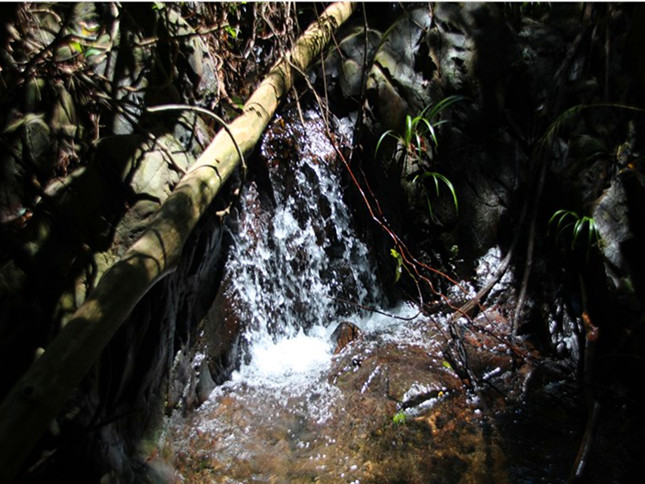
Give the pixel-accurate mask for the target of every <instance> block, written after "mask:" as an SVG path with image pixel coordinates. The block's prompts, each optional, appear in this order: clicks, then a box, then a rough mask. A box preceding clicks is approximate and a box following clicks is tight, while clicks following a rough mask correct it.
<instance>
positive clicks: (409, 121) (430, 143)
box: [374, 96, 464, 220]
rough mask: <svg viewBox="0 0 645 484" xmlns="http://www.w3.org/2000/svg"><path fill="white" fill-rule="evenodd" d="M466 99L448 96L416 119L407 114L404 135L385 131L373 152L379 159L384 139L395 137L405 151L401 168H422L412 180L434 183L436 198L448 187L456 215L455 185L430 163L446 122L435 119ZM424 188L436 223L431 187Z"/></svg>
mask: <svg viewBox="0 0 645 484" xmlns="http://www.w3.org/2000/svg"><path fill="white" fill-rule="evenodd" d="M463 99H464V97H463V96H448V97H447V98H445V99H443V100H441V101H440V102H439V103H437V104H435V105H433V106H426V107H425V108H424V109H423V110H422V111H421V112H420V113H419V114H418V115H417V116H414V117H413V116H411V115H407V116H406V118H405V126H404V129H403V132H401V133H399V132H397V131H395V130H392V129H389V130H387V131H385V132H384V133H383V134H382V135H381V136H380V138H379V140H378V142H377V143H376V149H375V151H374V156H376V155H377V154H378V151H379V149H380V148H381V144H382V143H383V142H384V141H385V139H387V138H393V139H394V140H395V141H396V142H397V144H399V145H401V146H402V147H403V149H404V154H403V165H402V168H403V169H404V170H403V171H405V167H406V166H407V164H408V163H411V162H413V161H416V162H417V163H418V165H419V166H420V167H422V168H421V171H420V172H419V173H417V174H416V175H415V176H414V178H413V180H412V181H413V182H414V183H417V182H423V181H425V180H431V181H432V182H433V183H431V184H429V185H430V186H432V185H434V192H435V194H436V196H439V195H440V186H441V185H444V186H446V187H447V188H448V190H449V191H450V194H451V196H452V201H453V204H454V207H455V210H457V212H458V211H459V203H458V201H457V193H456V191H455V187H454V185H453V184H452V182H451V181H450V180H449V179H448V178H447V177H446V176H444V175H442V174H441V173H439V172H437V171H435V170H432V169H431V167H430V160H431V153H432V150H433V149H434V148H436V147H437V146H439V141H438V139H437V132H436V128H437V127H438V126H440V125H441V124H443V123H445V120H436V118H437V117H438V116H439V115H440V114H441V112H442V111H444V110H445V109H446V108H448V107H449V106H451V105H453V104H454V103H456V102H459V101H462V100H463ZM424 187H425V189H426V201H427V203H428V210H429V212H430V216H431V218H432V219H433V220H436V217H435V215H434V211H433V209H432V203H431V201H430V196H429V195H430V193H428V192H429V191H430V190H431V189H430V188H428V184H426V183H424Z"/></svg>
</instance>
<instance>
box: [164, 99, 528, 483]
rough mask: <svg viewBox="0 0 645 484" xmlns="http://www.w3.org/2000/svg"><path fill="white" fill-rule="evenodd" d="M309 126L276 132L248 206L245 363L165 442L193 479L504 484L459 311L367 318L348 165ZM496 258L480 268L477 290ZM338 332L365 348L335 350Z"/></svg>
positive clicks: (236, 275)
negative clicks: (470, 375) (457, 337)
mask: <svg viewBox="0 0 645 484" xmlns="http://www.w3.org/2000/svg"><path fill="white" fill-rule="evenodd" d="M302 121H304V124H303V123H302V122H300V121H299V118H298V117H297V116H294V117H292V118H291V119H282V118H280V117H279V118H277V119H276V120H275V121H274V122H273V123H272V125H271V127H270V128H269V130H268V131H267V134H266V135H265V138H264V140H263V144H262V158H264V161H265V162H266V167H267V176H266V179H267V180H268V181H264V182H260V181H258V182H257V183H255V182H251V183H249V184H247V187H246V188H245V192H244V193H243V195H242V199H241V208H240V211H239V215H238V216H237V221H236V224H235V227H234V229H233V230H232V232H233V233H232V238H233V243H232V246H231V249H230V252H229V257H228V260H227V263H226V267H225V273H226V276H225V277H226V278H227V280H228V281H229V283H230V287H229V295H230V299H231V300H233V301H234V304H233V307H232V311H233V312H234V313H235V318H237V320H238V322H239V324H240V326H241V337H240V338H239V341H240V345H239V346H240V348H239V360H240V365H239V367H238V369H237V370H235V371H234V372H233V374H232V375H231V377H230V379H229V380H228V381H226V382H225V383H224V384H222V385H220V386H218V387H216V389H215V390H214V391H213V392H212V393H211V395H210V397H209V399H208V400H207V401H206V402H204V403H203V404H202V405H201V406H200V407H199V408H198V409H197V410H196V411H194V412H193V413H192V414H190V415H189V416H188V417H181V416H175V420H174V422H173V424H172V425H171V427H170V430H169V432H168V435H166V436H165V437H164V438H165V441H166V442H171V444H170V447H171V450H170V452H171V453H172V461H173V463H174V465H175V469H176V471H177V472H178V473H179V474H180V475H181V476H182V479H183V481H184V482H191V483H238V482H239V483H245V482H278V483H283V482H284V483H291V482H324V483H358V482H363V483H365V482H424V483H427V482H437V483H440V482H441V483H443V482H508V475H507V471H508V468H507V466H506V463H505V457H504V455H503V454H504V453H503V452H502V450H501V449H500V444H499V442H498V440H499V439H496V438H492V437H491V431H490V430H488V431H486V430H485V429H487V428H489V429H490V428H491V426H490V423H487V422H489V420H487V417H485V416H484V413H483V412H485V411H486V408H485V405H483V404H482V402H481V400H480V398H479V395H478V394H477V393H469V392H467V391H464V386H463V383H462V380H461V379H460V378H459V377H458V376H457V375H456V373H455V371H454V370H453V369H452V368H451V366H450V364H448V363H447V362H446V361H445V360H444V356H443V352H442V351H443V349H444V348H445V347H446V344H447V343H448V341H447V338H446V332H445V328H446V325H445V322H446V318H447V315H435V316H433V319H432V320H431V319H430V318H429V317H427V316H421V315H419V313H418V311H417V310H416V308H415V307H413V306H411V305H408V304H399V305H398V306H396V307H394V308H391V307H390V308H384V309H382V310H381V311H380V312H370V311H367V310H365V309H364V308H366V307H375V308H379V307H382V306H385V304H384V301H385V297H384V295H383V293H382V291H381V289H380V288H379V284H378V280H377V276H376V271H375V262H374V260H372V258H371V254H370V251H369V249H368V247H367V246H366V245H365V244H364V243H363V242H362V241H361V240H360V238H359V237H358V236H357V234H356V233H355V231H354V228H353V224H352V216H351V212H350V210H349V208H348V206H347V205H346V203H345V201H344V194H343V189H342V173H343V169H344V168H343V166H342V165H341V164H340V162H339V160H338V157H337V154H336V151H335V149H334V147H333V145H332V144H331V142H330V141H329V139H328V138H327V136H326V134H325V128H324V124H323V121H322V120H321V118H320V117H319V115H318V114H317V113H316V112H314V111H308V112H305V113H304V114H303V119H302ZM336 131H337V132H339V133H340V135H341V136H343V135H345V136H347V134H346V133H348V132H350V131H351V130H350V129H349V128H348V127H345V128H344V126H343V124H342V123H341V124H340V126H336ZM500 257H501V254H500V253H499V251H498V250H493V251H491V252H490V253H489V254H488V255H487V256H486V257H485V258H484V259H483V260H482V261H480V266H481V267H484V268H485V270H484V271H483V273H482V274H480V276H481V280H480V281H479V286H480V287H481V286H482V285H483V284H484V283H485V282H486V278H487V277H489V276H490V274H493V273H494V272H495V271H496V268H497V267H498V266H499V263H500ZM509 282H510V281H508V280H502V281H501V283H500V284H501V286H496V287H497V290H500V289H499V287H501V290H504V288H505V287H507V285H508V284H509ZM463 286H466V287H469V289H470V290H471V291H470V292H471V293H472V294H470V296H472V295H473V294H474V292H475V290H476V289H477V288H474V287H472V286H469V284H468V283H466V284H464V285H463ZM463 286H462V287H463ZM347 301H350V302H351V303H347ZM385 313H388V315H387V316H386V315H385ZM341 322H349V323H353V324H354V325H356V327H358V328H359V329H360V332H359V337H358V338H357V339H356V340H355V341H353V342H352V344H350V345H349V346H347V347H345V348H344V349H342V350H339V351H335V347H336V341H335V340H334V338H333V337H332V333H333V332H334V330H335V328H336V327H337V326H338V324H339V323H341ZM493 324H494V325H496V326H497V328H500V327H502V326H503V325H505V324H506V321H505V319H504V318H503V316H502V315H501V314H499V313H495V312H492V313H491V314H489V315H486V316H485V321H484V322H483V325H484V326H485V327H486V328H489V329H490V328H491V327H492V326H491V325H493ZM482 335H483V336H478V338H481V341H479V342H478V343H477V345H478V346H479V347H480V348H481V349H484V348H485V346H486V345H487V344H488V345H490V348H491V351H492V354H493V356H492V357H491V358H490V359H489V360H486V362H485V363H483V366H482V368H481V370H482V373H483V374H484V376H485V377H486V378H489V379H490V381H494V380H495V379H496V378H499V379H503V378H505V375H506V374H507V373H506V372H507V369H506V368H505V367H504V365H507V366H509V367H510V364H509V362H510V358H509V356H508V354H509V352H508V348H507V347H506V346H504V345H503V344H499V341H497V340H494V339H490V340H489V341H486V339H485V338H486V335H485V333H482ZM486 365H489V366H488V367H487V366H486ZM500 381H501V380H500ZM522 472H523V473H524V474H525V475H526V474H527V472H526V471H524V470H523V471H522ZM464 479H465V480H464ZM490 479H494V480H493V481H491V480H490Z"/></svg>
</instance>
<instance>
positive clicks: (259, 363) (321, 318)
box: [226, 111, 381, 384]
mask: <svg viewBox="0 0 645 484" xmlns="http://www.w3.org/2000/svg"><path fill="white" fill-rule="evenodd" d="M302 121H303V122H304V124H303V123H302V122H300V121H299V119H298V118H297V117H296V118H294V119H289V120H288V121H286V122H285V121H283V120H282V119H281V118H278V119H277V120H276V121H275V122H274V125H273V127H272V129H271V130H269V132H268V134H267V136H266V137H265V139H264V141H263V143H262V147H261V152H262V154H263V158H264V159H265V162H266V165H267V169H268V180H269V182H270V189H269V190H267V189H266V187H264V191H265V192H266V191H269V192H270V193H269V194H268V195H267V194H264V193H262V192H261V190H260V189H258V187H257V186H256V185H255V184H250V185H249V187H248V188H247V189H246V191H245V193H244V195H243V198H242V204H241V205H242V206H241V210H240V213H241V215H240V218H239V221H238V223H239V226H238V230H237V234H236V235H235V236H234V244H233V248H232V250H231V253H230V256H229V259H228V261H227V266H226V267H227V268H226V270H227V272H228V274H229V276H230V277H229V278H230V280H231V282H232V286H233V290H234V291H235V295H236V296H235V297H236V305H237V309H238V312H239V313H240V315H241V319H242V320H244V321H245V324H246V328H245V331H244V335H243V336H244V341H245V345H244V347H245V348H243V350H244V351H245V352H246V354H245V355H244V360H245V362H247V363H248V365H247V366H246V367H243V368H241V369H240V372H238V373H237V374H236V375H234V377H235V378H238V379H239V378H242V377H252V376H254V377H256V378H260V379H262V378H264V377H266V378H268V379H272V378H273V380H274V383H275V382H277V381H281V382H283V383H285V381H284V378H283V377H285V376H289V375H290V376H294V377H297V375H299V374H303V373H308V372H313V371H319V370H324V369H325V367H326V362H327V363H328V362H329V359H330V356H331V351H332V348H331V343H330V342H329V336H330V334H331V332H332V331H333V329H334V326H335V324H337V323H338V322H340V320H342V319H347V318H349V317H352V315H353V314H354V311H353V310H350V309H348V307H347V306H346V305H343V304H341V303H339V301H338V300H339V299H344V300H351V301H352V302H354V303H356V304H358V305H363V304H368V303H370V302H371V301H375V300H379V299H380V298H381V295H380V293H379V290H378V284H377V279H376V276H375V273H374V270H373V264H372V263H371V262H370V261H369V258H368V249H367V247H366V246H365V244H364V243H363V242H361V241H360V240H359V238H358V237H357V235H356V233H355V231H354V229H353V227H352V217H351V213H350V211H349V209H348V207H347V205H346V204H345V201H344V199H343V196H344V195H343V192H342V188H341V185H342V183H341V175H342V170H343V167H342V166H341V165H340V164H339V163H338V160H337V153H336V149H335V148H334V146H333V144H332V143H331V142H330V140H329V139H328V137H327V135H326V133H325V125H324V123H323V120H322V119H321V118H320V116H319V115H318V114H317V113H316V112H315V111H307V112H305V113H304V115H303V119H302ZM285 384H286V383H285Z"/></svg>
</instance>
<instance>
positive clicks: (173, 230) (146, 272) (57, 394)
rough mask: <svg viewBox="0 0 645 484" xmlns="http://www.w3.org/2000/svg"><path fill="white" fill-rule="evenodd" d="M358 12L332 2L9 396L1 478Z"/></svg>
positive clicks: (174, 258) (2, 422) (0, 440)
mask: <svg viewBox="0 0 645 484" xmlns="http://www.w3.org/2000/svg"><path fill="white" fill-rule="evenodd" d="M353 9H354V6H353V4H351V3H336V4H332V5H331V6H330V7H329V8H327V10H326V11H325V12H324V14H323V15H322V16H321V17H320V19H319V20H318V21H317V22H316V23H314V24H312V25H311V26H310V27H309V28H308V29H307V30H306V31H305V32H304V34H303V35H302V36H301V37H300V38H299V39H298V41H297V42H296V45H295V46H294V48H293V49H292V51H291V52H290V53H288V54H287V55H286V56H285V58H284V59H283V60H282V61H280V62H278V63H277V64H276V65H275V66H274V67H273V68H272V70H271V71H270V72H269V74H268V76H267V77H266V78H265V79H264V80H263V81H262V82H261V84H260V85H259V86H258V88H257V89H256V91H255V92H254V93H253V95H252V96H251V97H250V99H249V100H248V102H247V103H246V105H245V107H244V111H243V114H242V115H241V116H239V117H238V118H237V119H236V120H235V121H233V122H232V123H231V124H230V125H229V131H230V133H229V132H227V131H226V130H221V131H220V132H219V133H218V134H217V136H216V137H215V138H214V140H213V141H212V142H211V144H210V145H209V146H208V147H207V148H206V150H205V151H204V153H203V154H202V155H201V156H200V158H199V159H198V160H197V162H196V163H195V164H194V165H193V167H192V168H191V169H190V171H189V172H188V173H187V174H186V175H185V176H184V178H183V179H182V180H181V182H180V183H179V184H178V186H177V187H176V189H175V190H174V192H173V193H172V195H171V196H170V197H169V198H168V199H167V200H166V202H165V203H164V204H163V205H162V207H161V209H160V211H159V213H158V215H157V217H156V218H155V220H154V221H153V222H152V223H151V224H150V226H149V227H148V229H147V230H146V232H145V233H144V235H143V236H142V237H141V238H140V239H139V240H138V241H137V242H136V243H134V244H133V246H132V247H131V248H130V249H129V250H128V251H127V252H126V253H125V255H124V256H123V258H122V259H121V260H119V261H118V262H117V263H116V264H114V266H112V268H111V269H110V270H108V271H107V272H106V273H105V275H104V276H103V278H102V279H101V281H100V283H99V284H98V286H97V287H96V289H95V291H94V292H93V293H92V294H91V295H90V297H89V298H88V300H87V301H86V303H85V304H84V305H83V306H81V307H80V308H79V309H78V311H77V312H76V314H75V315H74V317H73V318H72V319H71V320H70V322H69V323H68V324H67V325H66V326H65V328H64V329H63V330H62V331H61V333H60V334H59V336H58V337H57V338H56V339H55V340H54V341H53V342H52V343H51V345H50V346H49V347H48V348H47V349H46V351H45V353H44V354H43V355H41V356H40V358H39V359H38V360H37V361H36V362H35V363H34V365H33V366H32V367H31V368H30V369H29V371H28V372H27V373H26V374H25V375H24V376H23V377H22V378H21V380H20V381H19V382H18V383H17V384H16V386H15V387H14V388H13V389H12V391H11V392H10V393H9V394H8V396H7V398H6V399H5V401H4V402H3V403H2V406H1V407H0V482H3V483H4V482H11V480H12V479H13V478H14V477H15V475H16V473H17V472H18V470H19V469H20V466H21V465H22V463H23V462H24V460H25V459H26V457H27V455H28V454H29V452H30V451H31V449H32V448H33V447H34V445H35V444H36V442H37V441H38V439H39V437H40V436H41V435H42V433H43V432H44V430H45V429H46V428H47V425H48V424H49V422H50V421H51V419H52V418H54V417H55V416H56V415H57V414H58V413H59V412H60V411H61V409H62V408H63V406H64V404H65V402H66V401H67V399H68V397H69V395H70V392H71V391H72V390H73V389H74V388H75V387H76V386H77V385H78V384H79V382H80V381H81V380H82V378H83V377H84V376H85V375H86V374H87V372H88V371H89V369H90V368H91V367H92V365H93V364H94V363H95V362H96V360H97V359H98V357H99V356H100V354H101V351H102V350H103V349H104V348H105V346H106V345H107V344H108V342H109V341H110V339H111V338H112V336H113V335H114V334H115V332H116V331H117V329H118V328H119V327H120V326H121V324H122V323H123V322H124V320H125V319H126V318H127V316H128V315H129V314H130V312H131V311H132V309H133V308H134V307H135V306H136V304H137V303H138V301H139V300H140V299H141V298H142V297H143V296H144V295H145V294H146V293H147V292H148V291H149V290H150V288H151V287H152V286H153V285H154V284H155V283H156V282H158V281H159V280H160V279H161V278H163V277H164V276H165V275H167V274H168V273H169V272H172V271H173V270H174V269H175V267H176V265H177V263H178V261H179V258H180V256H181V253H182V249H183V247H184V244H185V242H186V240H187V239H188V236H189V235H190V233H191V231H192V229H193V228H194V227H195V225H196V224H197V222H198V220H199V219H200V217H201V215H202V214H203V213H204V211H205V210H206V209H207V208H208V206H209V205H210V203H211V202H212V201H213V199H214V198H215V196H216V194H217V193H218V191H219V190H220V188H221V187H222V185H223V184H224V182H225V181H226V180H227V179H228V177H229V176H230V175H231V174H232V173H233V172H234V170H235V169H236V168H237V167H238V165H239V164H240V162H241V160H240V156H239V154H238V147H239V149H240V150H241V152H242V153H243V154H244V155H248V154H249V153H250V152H251V151H252V150H253V148H254V147H255V145H256V143H257V142H258V140H259V139H260V136H261V135H262V132H263V131H264V129H265V127H266V125H267V124H268V122H269V120H270V119H271V117H272V116H273V114H274V113H275V111H276V109H277V107H278V105H279V103H280V102H281V100H282V99H283V98H284V96H285V95H286V93H287V92H288V91H289V89H290V88H291V86H292V84H293V79H294V75H295V74H296V73H297V72H298V71H304V70H305V69H306V68H307V66H308V65H309V64H310V63H311V62H312V60H314V59H315V58H316V57H317V56H319V55H320V53H321V51H322V49H323V47H324V46H325V45H326V44H327V42H328V41H329V39H330V37H331V34H332V33H333V31H334V30H335V29H336V28H338V27H339V26H340V25H341V24H342V23H343V22H345V20H347V19H348V18H349V17H350V15H351V14H352V12H353ZM231 135H232V136H233V137H234V139H235V141H233V140H232V139H231ZM236 144H237V146H236Z"/></svg>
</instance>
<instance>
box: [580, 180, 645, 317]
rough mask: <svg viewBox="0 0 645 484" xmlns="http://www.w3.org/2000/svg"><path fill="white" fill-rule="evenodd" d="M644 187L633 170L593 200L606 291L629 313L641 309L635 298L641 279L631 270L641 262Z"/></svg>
mask: <svg viewBox="0 0 645 484" xmlns="http://www.w3.org/2000/svg"><path fill="white" fill-rule="evenodd" d="M644 187H645V183H644V181H643V177H642V175H640V174H638V173H637V172H635V171H633V170H625V171H623V172H621V173H620V174H619V175H618V176H617V177H616V178H615V179H614V180H613V181H612V183H611V185H610V186H609V188H608V189H607V190H605V192H604V193H603V194H602V196H601V197H600V198H599V199H598V200H597V202H596V205H595V208H594V210H593V214H592V215H593V219H594V220H595V222H596V227H597V229H598V234H599V235H600V237H601V242H600V244H599V249H600V251H601V253H602V255H603V258H604V260H605V268H606V269H605V272H606V274H607V277H608V281H607V282H608V287H609V288H610V289H611V290H612V291H613V292H614V295H615V296H617V297H619V298H620V299H622V300H623V302H625V303H627V305H628V306H631V309H638V308H640V307H642V306H641V303H639V302H638V300H639V298H640V296H639V295H638V294H639V291H642V290H643V278H642V276H641V275H640V273H639V272H638V271H637V270H635V268H636V267H641V266H642V264H643V260H644V256H643V254H642V248H641V244H642V241H639V240H640V237H642V233H643V222H642V220H641V216H642V210H641V209H640V207H642V203H643V199H644V198H645V188H644Z"/></svg>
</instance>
